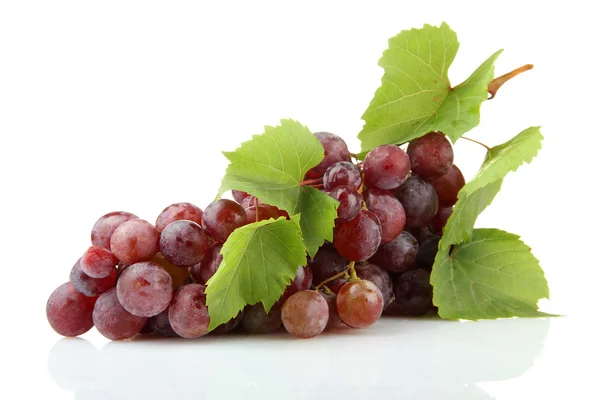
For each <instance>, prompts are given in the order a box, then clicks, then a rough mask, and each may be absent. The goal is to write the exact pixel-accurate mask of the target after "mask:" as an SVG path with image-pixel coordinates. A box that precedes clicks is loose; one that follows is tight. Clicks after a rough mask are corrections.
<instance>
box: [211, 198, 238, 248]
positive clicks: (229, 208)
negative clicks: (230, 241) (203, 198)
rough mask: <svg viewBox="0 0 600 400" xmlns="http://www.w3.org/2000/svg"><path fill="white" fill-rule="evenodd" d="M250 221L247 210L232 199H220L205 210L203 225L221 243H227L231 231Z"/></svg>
mask: <svg viewBox="0 0 600 400" xmlns="http://www.w3.org/2000/svg"><path fill="white" fill-rule="evenodd" d="M247 223H248V218H247V217H246V212H245V211H244V209H243V208H242V206H240V205H239V204H238V203H236V202H235V201H232V200H227V199H220V200H217V201H215V202H213V203H211V204H210V205H209V206H208V207H206V210H204V217H203V218H202V227H203V228H204V230H205V231H206V233H208V234H209V235H210V237H211V238H213V239H214V240H215V241H217V242H219V243H225V241H226V240H227V238H228V237H229V235H231V232H233V231H234V230H235V229H237V228H239V227H240V226H244V225H246V224H247Z"/></svg>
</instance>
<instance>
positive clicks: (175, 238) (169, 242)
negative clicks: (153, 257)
mask: <svg viewBox="0 0 600 400" xmlns="http://www.w3.org/2000/svg"><path fill="white" fill-rule="evenodd" d="M208 240H209V238H208V235H207V234H206V233H205V232H204V230H203V229H202V227H201V226H200V225H198V224H197V223H195V222H192V221H186V220H181V221H175V222H171V223H170V224H169V225H167V226H166V227H165V229H163V231H162V232H161V234H160V252H161V253H162V255H163V256H164V257H165V259H166V260H167V261H169V262H170V263H172V264H175V265H177V266H180V267H191V266H192V265H194V264H198V263H199V262H200V261H202V259H203V258H204V256H205V255H206V251H207V250H208V246H209V243H208Z"/></svg>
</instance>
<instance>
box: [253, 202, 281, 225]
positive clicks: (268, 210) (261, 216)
mask: <svg viewBox="0 0 600 400" xmlns="http://www.w3.org/2000/svg"><path fill="white" fill-rule="evenodd" d="M244 211H245V212H246V216H247V217H248V223H249V224H251V223H253V222H258V221H263V220H267V219H271V218H273V219H277V218H279V212H278V211H279V210H278V209H277V207H273V206H270V205H267V204H259V205H258V206H250V207H248V208H246V209H244Z"/></svg>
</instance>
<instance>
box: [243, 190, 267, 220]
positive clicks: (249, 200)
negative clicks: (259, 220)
mask: <svg viewBox="0 0 600 400" xmlns="http://www.w3.org/2000/svg"><path fill="white" fill-rule="evenodd" d="M261 204H264V203H263V202H262V201H260V199H257V198H256V197H254V196H248V197H244V199H242V201H241V202H240V205H241V206H242V208H243V209H244V210H245V209H246V208H249V207H256V206H259V205H261ZM248 222H253V221H250V219H248Z"/></svg>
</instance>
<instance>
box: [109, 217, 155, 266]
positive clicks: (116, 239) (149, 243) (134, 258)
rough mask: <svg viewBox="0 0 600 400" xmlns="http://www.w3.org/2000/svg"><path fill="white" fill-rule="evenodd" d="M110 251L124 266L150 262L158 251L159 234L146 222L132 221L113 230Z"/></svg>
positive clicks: (140, 220) (141, 220)
mask: <svg viewBox="0 0 600 400" xmlns="http://www.w3.org/2000/svg"><path fill="white" fill-rule="evenodd" d="M110 250H111V251H112V253H113V254H114V255H115V256H116V257H117V258H118V259H119V260H121V261H123V262H124V263H125V264H129V265H131V264H135V263H138V262H140V261H150V260H152V257H154V255H155V254H156V253H158V252H159V250H160V249H159V233H158V231H157V230H156V228H155V227H154V226H153V225H152V224H151V223H149V222H148V221H144V220H143V219H132V220H131V221H127V222H124V223H123V224H121V225H120V226H119V227H118V228H117V229H116V230H115V233H113V235H112V238H111V243H110Z"/></svg>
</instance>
